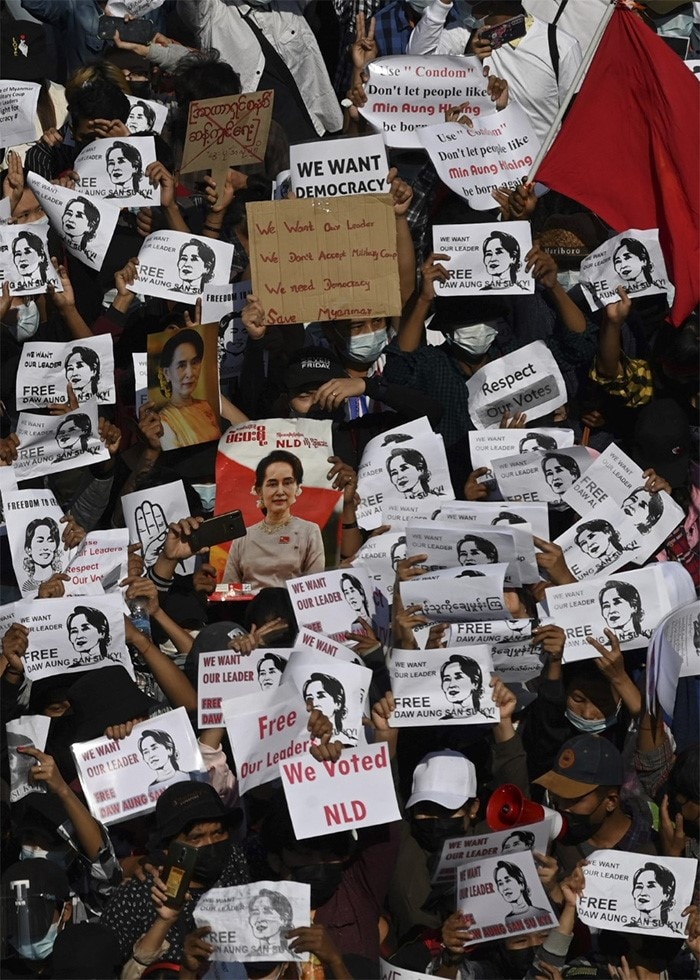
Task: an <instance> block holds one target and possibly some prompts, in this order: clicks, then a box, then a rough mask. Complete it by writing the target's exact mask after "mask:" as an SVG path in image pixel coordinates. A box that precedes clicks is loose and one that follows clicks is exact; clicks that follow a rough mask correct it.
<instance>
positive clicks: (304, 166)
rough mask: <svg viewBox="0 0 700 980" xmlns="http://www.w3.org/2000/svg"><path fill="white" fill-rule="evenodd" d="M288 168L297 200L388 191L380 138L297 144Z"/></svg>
mask: <svg viewBox="0 0 700 980" xmlns="http://www.w3.org/2000/svg"><path fill="white" fill-rule="evenodd" d="M289 165H290V168H291V177H292V190H293V191H294V193H295V195H296V196H297V197H336V195H338V194H385V193H386V191H387V183H386V176H387V174H388V173H389V164H388V162H387V157H386V147H385V146H384V140H383V138H382V137H381V136H379V135H375V136H359V137H351V138H349V139H341V140H327V141H324V140H314V141H313V142H311V143H296V144H293V145H292V146H290V147H289Z"/></svg>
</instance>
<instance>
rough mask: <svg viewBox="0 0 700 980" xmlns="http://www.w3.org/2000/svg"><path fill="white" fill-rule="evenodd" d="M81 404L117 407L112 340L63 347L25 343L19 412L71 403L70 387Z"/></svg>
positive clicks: (88, 340)
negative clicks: (114, 405)
mask: <svg viewBox="0 0 700 980" xmlns="http://www.w3.org/2000/svg"><path fill="white" fill-rule="evenodd" d="M69 384H70V385H71V387H72V388H73V394H74V395H75V397H76V398H77V399H78V401H79V402H81V403H82V402H85V401H88V399H90V398H95V399H97V402H98V403H99V404H100V405H113V404H114V402H115V401H116V392H115V388H114V354H113V343H112V338H111V337H110V336H105V337H86V338H85V339H84V340H82V339H81V340H80V342H78V341H74V340H72V341H69V342H68V343H67V344H60V343H52V342H46V343H39V344H37V343H32V342H29V343H25V344H24V346H23V347H22V356H21V359H20V363H19V370H18V372H17V381H16V387H15V398H16V402H17V408H18V409H20V410H26V409H28V408H47V407H48V406H49V405H62V404H65V403H66V402H67V401H68V388H67V386H68V385H69Z"/></svg>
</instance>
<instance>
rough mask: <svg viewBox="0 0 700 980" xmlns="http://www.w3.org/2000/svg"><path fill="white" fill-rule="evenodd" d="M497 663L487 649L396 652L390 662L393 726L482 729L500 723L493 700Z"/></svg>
mask: <svg viewBox="0 0 700 980" xmlns="http://www.w3.org/2000/svg"><path fill="white" fill-rule="evenodd" d="M492 672H493V664H492V662H491V654H490V651H489V648H488V647H487V646H473V647H470V648H469V651H468V652H466V651H465V650H463V649H456V648H449V647H448V648H443V649H440V650H419V651H414V650H397V649H394V651H393V653H392V655H391V662H390V664H389V674H390V676H391V689H392V691H393V692H394V701H395V702H396V710H395V711H394V714H393V715H392V717H391V724H392V727H394V728H407V727H411V728H412V727H415V726H424V725H435V724H438V723H439V724H441V725H442V724H446V725H484V724H489V723H492V722H497V721H498V720H499V713H498V708H497V707H496V705H495V704H494V702H493V698H492V696H491V688H490V687H489V684H490V682H491V674H492Z"/></svg>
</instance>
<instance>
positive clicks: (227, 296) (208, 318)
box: [202, 279, 252, 381]
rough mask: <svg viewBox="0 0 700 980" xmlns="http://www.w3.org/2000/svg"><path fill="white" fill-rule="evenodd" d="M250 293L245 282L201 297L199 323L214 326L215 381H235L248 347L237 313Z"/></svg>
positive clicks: (208, 291) (211, 290) (213, 289)
mask: <svg viewBox="0 0 700 980" xmlns="http://www.w3.org/2000/svg"><path fill="white" fill-rule="evenodd" d="M250 292H252V287H251V283H250V280H249V279H246V280H244V281H243V282H232V283H227V284H226V285H224V286H209V287H208V288H207V289H205V290H204V294H203V295H202V323H218V325H219V327H218V334H219V339H218V353H219V377H220V378H221V380H222V381H223V380H225V379H228V378H239V377H240V375H241V371H242V370H243V358H244V356H245V352H246V347H247V346H248V331H247V330H246V328H245V327H244V326H243V321H242V320H241V317H240V312H241V310H242V309H243V307H244V306H245V305H246V303H247V301H248V294H249V293H250Z"/></svg>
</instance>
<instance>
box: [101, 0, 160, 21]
mask: <svg viewBox="0 0 700 980" xmlns="http://www.w3.org/2000/svg"><path fill="white" fill-rule="evenodd" d="M162 4H163V0H109V9H110V10H111V12H112V15H113V16H114V17H123V16H124V14H130V15H131V17H132V18H134V19H137V18H139V17H143V15H144V14H149V13H150V12H151V11H152V10H157V9H158V7H160V6H162Z"/></svg>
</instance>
